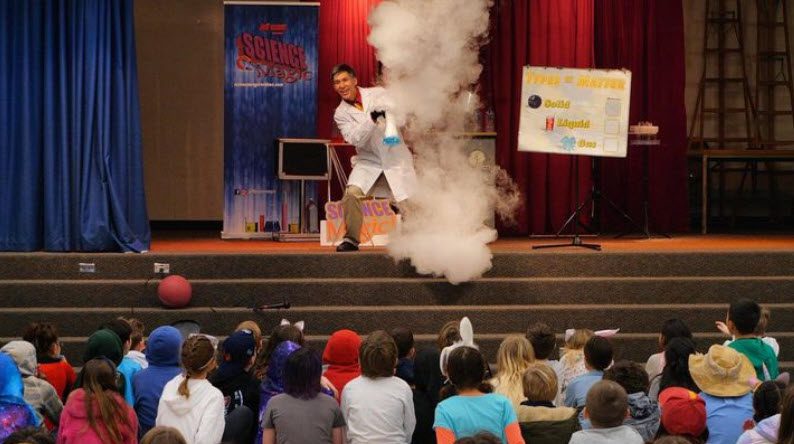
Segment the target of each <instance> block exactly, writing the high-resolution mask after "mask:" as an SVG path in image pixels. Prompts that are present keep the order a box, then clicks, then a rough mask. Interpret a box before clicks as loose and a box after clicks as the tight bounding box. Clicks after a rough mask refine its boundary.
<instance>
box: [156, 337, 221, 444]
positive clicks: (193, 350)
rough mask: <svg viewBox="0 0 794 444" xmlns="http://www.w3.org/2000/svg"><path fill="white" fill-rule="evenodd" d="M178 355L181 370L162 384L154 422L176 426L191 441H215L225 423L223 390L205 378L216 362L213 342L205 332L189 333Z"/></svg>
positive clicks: (193, 443)
mask: <svg viewBox="0 0 794 444" xmlns="http://www.w3.org/2000/svg"><path fill="white" fill-rule="evenodd" d="M181 357H182V367H183V368H184V372H183V373H182V374H181V375H177V376H176V377H175V378H174V379H172V380H170V381H169V382H168V383H167V384H166V385H165V388H164V389H163V395H162V396H161V397H160V404H159V406H158V407H157V420H156V421H155V424H156V425H158V426H168V427H173V428H175V429H177V430H179V432H180V433H181V434H182V436H183V437H184V438H185V440H186V441H187V442H188V443H191V444H217V443H219V442H221V437H222V436H223V429H224V427H225V422H224V401H223V394H222V393H221V391H220V390H218V389H217V388H215V387H213V385H212V384H211V383H210V382H209V381H207V375H208V374H209V373H210V372H211V371H213V370H214V369H215V367H216V366H217V361H216V359H215V346H214V345H213V343H212V341H211V340H210V339H209V338H208V337H207V336H204V335H195V336H191V337H189V338H188V339H187V340H186V341H185V342H184V343H183V344H182V354H181Z"/></svg>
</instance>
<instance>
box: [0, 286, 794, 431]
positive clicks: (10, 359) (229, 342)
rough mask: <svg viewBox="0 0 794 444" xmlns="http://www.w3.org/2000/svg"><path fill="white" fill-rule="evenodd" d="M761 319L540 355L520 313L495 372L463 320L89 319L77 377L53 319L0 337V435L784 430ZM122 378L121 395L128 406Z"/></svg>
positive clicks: (541, 336) (546, 340)
mask: <svg viewBox="0 0 794 444" xmlns="http://www.w3.org/2000/svg"><path fill="white" fill-rule="evenodd" d="M768 320H769V313H768V311H765V310H763V309H762V308H761V307H760V306H758V304H757V303H755V302H753V301H750V300H746V299H741V300H737V301H735V302H733V303H732V304H731V305H730V308H729V309H728V314H727V318H726V322H725V323H718V326H720V327H723V326H724V329H725V330H727V331H729V332H730V333H731V334H732V335H733V338H732V340H731V341H728V342H727V344H728V346H727V347H726V346H718V345H715V346H712V347H711V348H709V350H708V353H707V354H705V355H701V354H698V353H697V351H696V346H695V343H694V342H693V340H692V334H691V331H690V330H689V328H688V326H687V325H686V324H685V323H683V322H682V321H681V320H679V319H670V320H667V321H665V322H664V323H663V325H662V328H661V333H660V336H659V345H660V348H663V351H662V352H660V353H657V354H654V355H652V356H651V357H650V358H649V359H648V362H647V363H645V366H644V367H643V366H642V365H641V364H638V363H634V362H629V361H618V362H615V363H613V362H612V357H613V352H612V345H611V343H610V341H609V340H608V339H607V338H606V337H603V336H609V335H610V334H611V331H602V332H596V333H593V332H591V331H589V330H577V331H570V330H569V331H566V342H565V348H563V349H562V350H561V359H560V361H554V360H550V358H551V357H552V354H553V353H554V350H555V347H556V338H555V335H554V332H553V330H552V329H551V328H550V327H549V326H548V325H546V324H543V323H535V324H533V325H531V326H530V328H529V329H528V330H527V333H526V336H517V335H515V336H514V335H511V336H508V337H506V338H504V340H503V341H502V343H501V344H500V346H499V349H498V351H497V354H496V366H495V370H494V371H493V373H494V375H495V377H491V374H490V371H489V366H488V364H487V362H486V360H485V359H484V358H483V355H482V354H481V353H480V352H479V351H478V349H477V346H476V345H475V344H474V340H473V339H474V333H473V329H472V327H471V322H469V320H468V319H467V318H464V319H462V320H461V321H453V322H449V323H447V324H446V325H444V327H443V328H442V330H441V331H440V332H439V336H438V345H439V348H440V349H441V351H442V352H441V353H439V352H438V351H437V350H435V349H424V350H419V351H417V350H416V348H415V344H414V337H413V333H412V332H411V331H410V329H407V328H395V329H393V330H391V331H390V332H389V333H387V332H385V331H377V332H373V333H371V334H370V335H368V336H367V337H366V339H365V340H364V341H363V342H362V341H361V338H360V337H359V335H358V334H356V333H355V332H353V331H350V330H340V331H337V332H335V333H334V334H333V335H332V336H331V338H329V341H328V343H327V344H326V347H325V350H324V353H323V358H322V361H321V359H320V356H319V355H318V354H317V353H316V352H314V351H312V350H311V349H310V348H303V347H302V343H303V341H304V336H303V331H302V323H296V324H294V325H293V324H290V323H289V322H286V321H282V324H281V325H279V326H278V327H277V328H275V329H274V330H273V333H272V334H271V336H270V337H269V338H267V340H265V339H264V338H263V337H262V336H261V333H260V332H261V330H260V329H259V326H258V325H257V324H256V323H255V322H253V321H246V322H243V323H241V324H239V325H238V326H237V328H236V330H235V332H233V333H231V334H230V335H229V336H228V337H227V338H226V339H225V341H223V346H222V349H221V352H220V353H217V352H216V349H215V348H216V346H215V344H217V343H218V341H217V340H215V341H212V340H210V338H209V337H208V336H206V335H200V334H198V335H191V337H190V338H189V339H188V340H186V341H182V337H181V336H180V333H179V331H177V330H176V329H174V328H173V327H159V328H156V329H155V330H154V331H152V333H151V335H150V336H149V338H148V341H144V337H143V330H144V327H143V324H142V323H140V322H139V321H137V320H134V319H130V320H125V319H121V318H119V319H115V320H113V321H110V322H107V323H105V324H103V326H102V328H101V329H100V330H97V331H95V332H94V333H92V334H91V335H90V337H89V340H88V342H87V344H86V349H85V350H86V351H85V353H84V364H83V370H82V371H81V373H80V374H79V375H75V374H74V370H73V369H72V368H71V366H70V365H69V364H68V362H67V361H66V360H65V359H64V358H63V357H62V356H61V355H60V353H61V351H60V344H59V342H58V335H57V332H56V330H55V327H54V326H52V325H50V324H46V323H40V324H31V325H30V326H29V327H28V328H26V330H25V332H24V338H26V339H29V341H27V342H26V341H19V340H14V341H11V342H9V343H7V344H5V345H4V346H3V347H2V349H0V352H1V353H0V442H2V438H9V439H10V441H8V442H9V443H12V444H13V443H16V442H20V443H21V442H25V443H33V444H38V443H39V442H52V441H46V440H47V439H52V437H54V436H55V434H56V433H57V440H58V442H59V443H67V442H77V441H80V442H83V441H85V442H86V443H88V444H90V443H92V442H96V443H99V442H108V443H127V442H138V440H139V439H140V442H142V443H147V444H149V443H156V444H160V443H175V444H181V443H183V442H184V443H191V444H192V443H207V444H210V443H211V444H217V443H220V442H224V443H227V442H228V443H245V444H248V443H250V442H252V439H253V442H254V443H255V444H259V443H261V442H265V443H268V444H270V443H273V444H275V443H286V442H325V443H334V444H339V443H342V442H344V443H351V444H352V443H365V442H378V443H401V444H403V443H409V442H410V443H416V444H420V443H436V442H438V443H443V444H451V443H454V442H486V443H487V442H504V443H508V444H511V443H518V442H532V443H540V444H545V443H549V444H551V443H556V442H562V443H564V442H569V441H570V442H572V443H584V442H588V443H596V444H597V443H600V442H616V443H617V442H620V443H629V444H631V443H639V442H654V439H656V441H655V442H660V443H661V442H684V443H734V442H738V443H740V444H748V443H749V444H755V443H778V442H780V443H787V444H794V426H792V425H791V424H792V423H794V417H792V416H793V415H794V405H792V404H794V393H792V389H790V388H788V387H787V384H788V378H787V376H788V375H787V374H784V375H782V376H781V378H779V380H771V379H773V378H774V377H776V376H777V375H778V374H779V369H778V363H777V357H776V354H777V352H778V351H779V344H777V342H776V341H774V339H773V338H770V337H766V336H765V333H766V326H767V323H768ZM185 336H187V335H185ZM582 341H584V342H582ZM770 344H772V345H770ZM775 346H777V347H778V348H775ZM142 357H145V360H144V361H143V362H142V361H141V358H142ZM180 357H181V361H182V363H181V364H182V366H181V367H180ZM38 359H41V361H39V362H38V363H37V360H38ZM323 362H324V363H325V364H326V368H325V371H324V370H323V365H322V364H323ZM125 364H126V365H127V366H128V367H126V368H127V370H124V371H120V370H123V369H124V368H125ZM117 365H118V366H119V367H117ZM580 366H581V368H580ZM145 367H148V368H145ZM130 368H132V370H131V371H130V370H129V369H130ZM644 368H645V369H647V370H645V369H644ZM583 370H584V371H583ZM262 371H264V372H265V373H264V375H265V378H264V379H263V380H262V382H261V383H260V380H259V379H258V378H256V375H257V373H258V372H262ZM648 372H650V373H655V374H656V376H655V377H649V374H648ZM125 373H127V374H128V375H132V376H128V377H129V379H128V380H125V377H124V375H125ZM50 375H52V376H51V378H52V382H53V384H51V383H50V382H49V381H48V380H49V378H50ZM395 375H396V376H395ZM442 375H445V376H442ZM39 376H41V379H40V378H39ZM566 377H569V378H571V379H569V382H568V383H567V385H566V387H565V390H564V391H563V390H561V386H562V383H561V382H562V381H564V380H565V378H566ZM44 378H46V379H44ZM486 380H487V381H488V382H484V381H486ZM445 381H446V384H445ZM759 381H765V382H759ZM71 382H74V384H72V383H71ZM334 386H337V387H338V389H339V391H337V392H335V393H336V395H338V396H337V399H338V402H337V401H335V400H334V398H333V397H332V396H333V395H334V394H335V393H334V391H333V389H332V388H333V387H334ZM649 386H650V387H649ZM698 392H700V393H699V394H698ZM122 393H124V394H127V395H130V396H134V397H133V398H132V399H133V401H134V407H135V409H134V410H132V409H131V408H130V406H129V405H128V404H127V402H125V399H124V398H123V397H122V395H121V394H122ZM61 396H64V397H67V402H66V406H65V407H64V406H63V405H62V404H61V406H60V408H61V409H62V411H57V410H58V409H57V406H56V405H55V404H56V403H55V402H53V401H57V403H59V404H60V403H61ZM439 399H442V400H441V401H440V402H439ZM656 399H658V404H657V402H656ZM45 400H46V401H45ZM563 400H564V404H565V406H563V402H560V401H563ZM340 404H341V405H340ZM577 409H579V410H582V411H581V413H579V414H578V415H577ZM37 413H38V414H39V415H38V417H37ZM244 413H245V414H244ZM257 413H258V414H259V417H257V415H256V414H257ZM42 416H43V417H44V418H45V419H47V420H48V421H46V425H47V426H48V427H50V428H51V430H53V431H52V433H51V434H48V433H47V432H46V429H45V428H44V427H43V425H44V423H42V421H41V417H42ZM59 423H60V427H58V425H59ZM155 424H157V425H158V427H156V428H155V429H152V427H153V426H154V425H155ZM31 426H33V427H31ZM163 426H166V427H165V428H162V427H163ZM167 426H170V427H173V428H172V429H168V427H167ZM580 429H581V430H580ZM257 430H259V431H260V433H261V434H260V437H259V438H255V437H253V436H254V434H255V432H256V431H257ZM148 432H152V433H148ZM28 438H29V439H28ZM41 440H44V441H41ZM676 440H677V441H676Z"/></svg>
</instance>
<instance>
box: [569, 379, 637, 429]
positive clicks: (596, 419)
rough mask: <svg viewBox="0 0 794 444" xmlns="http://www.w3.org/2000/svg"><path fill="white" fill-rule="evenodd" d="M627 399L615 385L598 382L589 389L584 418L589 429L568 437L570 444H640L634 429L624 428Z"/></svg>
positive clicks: (624, 391)
mask: <svg viewBox="0 0 794 444" xmlns="http://www.w3.org/2000/svg"><path fill="white" fill-rule="evenodd" d="M628 408H629V404H628V395H627V394H626V390H624V389H623V387H621V386H620V385H619V384H618V383H616V382H614V381H609V380H601V381H598V382H596V383H595V384H593V385H592V387H590V390H589V391H588V392H587V399H586V401H585V408H584V417H585V419H587V420H588V421H589V422H590V425H591V426H592V427H591V428H589V429H585V430H581V431H578V432H576V433H574V434H573V435H572V436H571V441H570V443H571V444H601V443H621V444H643V443H644V441H643V439H642V436H640V434H639V433H637V431H636V430H634V428H632V427H630V426H627V425H624V424H623V421H624V420H625V419H626V417H627V416H628V415H629V411H628Z"/></svg>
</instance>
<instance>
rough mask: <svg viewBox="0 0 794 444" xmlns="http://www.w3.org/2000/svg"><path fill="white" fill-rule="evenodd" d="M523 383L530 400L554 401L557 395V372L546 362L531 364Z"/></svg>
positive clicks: (525, 373)
mask: <svg viewBox="0 0 794 444" xmlns="http://www.w3.org/2000/svg"><path fill="white" fill-rule="evenodd" d="M521 383H522V384H521V385H522V388H523V389H524V396H526V398H527V400H529V401H534V402H538V401H553V400H554V398H555V397H557V386H558V384H557V374H556V373H554V370H553V369H552V368H551V367H549V366H548V365H546V364H543V363H540V362H536V363H532V364H530V366H529V367H528V368H527V370H526V371H525V372H524V376H523V378H522V380H521Z"/></svg>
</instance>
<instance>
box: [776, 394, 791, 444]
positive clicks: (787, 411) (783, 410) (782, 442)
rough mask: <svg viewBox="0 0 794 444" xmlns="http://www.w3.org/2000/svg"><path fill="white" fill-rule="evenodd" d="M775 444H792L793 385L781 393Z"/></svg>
mask: <svg viewBox="0 0 794 444" xmlns="http://www.w3.org/2000/svg"><path fill="white" fill-rule="evenodd" d="M777 444H794V385H790V386H789V387H788V388H787V389H786V392H785V393H784V394H783V401H782V402H781V403H780V429H779V430H778V432H777Z"/></svg>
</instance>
